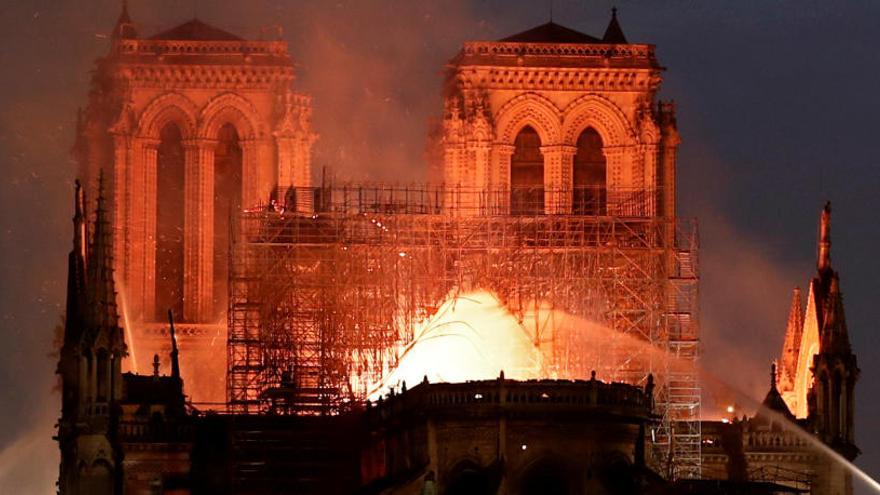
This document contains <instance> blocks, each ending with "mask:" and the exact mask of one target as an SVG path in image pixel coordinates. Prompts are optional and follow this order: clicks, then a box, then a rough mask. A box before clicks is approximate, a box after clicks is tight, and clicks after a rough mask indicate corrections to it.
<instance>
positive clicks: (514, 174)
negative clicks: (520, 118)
mask: <svg viewBox="0 0 880 495" xmlns="http://www.w3.org/2000/svg"><path fill="white" fill-rule="evenodd" d="M513 145H514V151H513V156H511V158H510V213H511V214H513V215H541V214H543V213H544V155H542V154H541V137H540V136H538V133H537V132H536V131H535V130H534V129H532V128H531V127H528V126H526V127H523V129H522V130H521V131H519V134H517V135H516V140H515V141H514V143H513Z"/></svg>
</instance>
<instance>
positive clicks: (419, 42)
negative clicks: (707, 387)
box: [0, 0, 880, 494]
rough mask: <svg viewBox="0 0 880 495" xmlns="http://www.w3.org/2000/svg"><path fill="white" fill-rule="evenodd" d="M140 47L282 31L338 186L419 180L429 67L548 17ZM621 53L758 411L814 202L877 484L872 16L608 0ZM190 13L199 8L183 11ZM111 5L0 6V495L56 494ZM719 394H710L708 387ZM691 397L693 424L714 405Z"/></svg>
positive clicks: (867, 465) (224, 8)
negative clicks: (83, 175) (60, 332)
mask: <svg viewBox="0 0 880 495" xmlns="http://www.w3.org/2000/svg"><path fill="white" fill-rule="evenodd" d="M130 3H131V14H132V17H133V18H134V20H135V22H137V23H138V24H139V26H140V30H141V32H142V33H143V34H147V35H149V34H152V33H155V32H157V31H158V30H159V29H163V28H168V27H172V26H174V25H176V24H178V23H181V22H184V21H186V20H189V19H190V18H192V17H193V15H194V12H195V11H197V14H198V17H199V18H200V19H202V20H204V21H206V22H208V23H211V24H214V25H216V26H218V27H221V28H223V29H226V30H229V31H232V32H234V33H237V34H239V35H241V36H244V37H256V36H258V35H259V32H260V28H261V27H264V26H270V25H273V24H275V25H278V24H280V25H281V27H283V29H284V33H285V38H286V39H287V40H288V41H289V42H290V44H291V53H292V55H293V57H294V60H295V61H296V63H297V66H298V67H297V71H298V80H297V82H296V85H297V87H298V89H300V90H302V91H305V92H307V93H311V94H312V95H313V96H314V110H315V118H314V124H315V127H316V130H317V132H318V133H319V134H320V135H321V139H320V141H319V142H318V143H317V145H316V146H317V149H316V164H317V165H318V166H323V165H326V166H327V167H330V168H332V170H333V171H334V173H335V174H336V175H337V176H338V177H340V178H350V179H363V178H375V179H388V178H395V179H398V180H400V179H401V178H403V179H404V180H414V181H417V180H420V179H423V178H424V171H423V165H422V161H421V160H422V156H423V151H424V137H425V134H426V130H427V122H428V119H429V118H430V117H432V116H436V115H437V114H438V112H439V110H440V109H441V102H440V96H439V95H440V83H441V77H442V73H441V71H442V67H443V63H444V62H445V61H446V60H448V59H449V58H451V57H452V56H453V55H455V53H456V52H457V50H458V47H459V46H460V44H461V43H462V42H463V41H465V40H468V39H498V38H501V37H504V36H506V35H509V34H513V33H516V32H519V31H522V30H525V29H527V28H530V27H533V26H535V25H538V24H541V23H544V22H546V21H547V20H548V15H549V8H548V5H549V1H547V2H537V1H525V0H523V1H516V2H514V1H502V0H474V1H470V2H466V1H463V0H449V1H437V2H414V1H403V0H397V1H389V0H382V1H379V0H375V1H374V0H369V1H362V2H344V1H343V2H333V1H319V0H314V1H301V2H293V1H290V2H285V1H282V0H248V1H245V0H226V1H219V0H215V1H209V0H201V1H198V2H197V1H196V0H192V1H182V0H131V2H130ZM616 3H617V6H618V7H619V9H620V14H619V15H620V21H621V24H622V26H623V29H624V32H625V33H626V35H627V37H628V38H629V40H630V41H632V42H645V43H653V44H655V45H657V47H658V57H659V59H660V62H661V63H662V64H663V65H664V66H665V67H667V68H668V71H667V72H666V74H665V82H664V84H663V89H662V91H661V98H663V99H674V100H675V101H676V103H677V107H678V124H679V131H680V132H681V135H682V139H683V144H682V146H681V148H680V158H679V169H678V170H679V205H680V211H679V213H680V215H682V216H696V217H698V218H699V220H700V230H701V236H702V245H701V252H700V261H701V267H702V276H703V279H702V285H701V296H702V325H703V326H702V332H703V334H702V335H703V342H704V345H703V363H702V364H703V366H704V367H706V368H707V369H708V370H709V371H711V372H712V373H714V374H716V375H719V376H721V377H722V378H724V379H725V381H727V382H728V383H730V384H731V386H732V387H734V388H737V389H740V390H744V391H746V392H748V393H749V394H750V395H752V396H754V397H755V399H758V400H760V399H761V398H762V397H763V395H764V394H765V393H766V390H767V387H768V367H769V363H770V361H771V359H773V358H775V357H776V356H777V355H778V353H779V350H780V348H781V345H782V338H783V333H784V328H785V320H786V316H787V311H788V306H789V299H790V295H791V289H792V288H793V287H795V286H800V287H802V288H804V289H806V286H807V284H808V282H809V278H810V277H811V276H812V274H813V271H814V263H815V237H816V220H817V217H818V213H819V210H820V208H821V206H822V204H823V203H824V201H825V200H826V199H830V200H831V201H832V203H833V208H834V213H833V229H832V235H833V248H832V257H833V265H834V266H835V268H836V269H837V270H838V271H839V272H840V274H841V284H842V290H843V292H844V295H845V298H846V311H847V321H848V324H849V329H850V335H851V339H852V342H853V347H854V349H855V352H856V354H857V355H858V359H859V364H860V367H861V369H862V378H861V381H860V382H859V384H858V386H857V388H856V394H857V409H856V418H857V433H856V439H857V443H858V444H859V445H860V446H861V448H862V450H863V455H862V456H861V457H860V458H859V460H858V461H857V464H859V465H860V466H861V467H862V468H863V469H865V470H866V471H867V472H868V473H869V474H871V475H872V476H875V477H877V476H880V445H878V442H877V439H878V434H880V424H878V422H877V421H876V420H875V418H877V417H880V346H877V345H876V343H877V342H878V340H877V339H876V338H875V337H874V335H873V333H874V332H875V331H877V330H878V329H877V326H876V325H875V324H874V321H876V318H877V316H878V315H880V309H878V304H877V301H878V297H877V296H878V293H877V289H876V287H877V281H878V280H880V263H878V261H877V259H878V256H880V254H878V248H880V228H878V223H877V220H876V218H877V216H878V213H880V195H878V192H880V171H878V167H880V138H878V136H877V134H878V132H880V125H878V120H877V116H878V113H880V90H878V88H880V51H878V50H877V48H876V44H877V40H878V37H880V34H878V31H877V26H878V25H880V2H873V1H860V2H855V1H853V2H848V3H844V2H827V1H790V2H787V1H767V0H765V1H754V2H751V1H738V2H730V1H722V0H718V1H709V0H701V1H699V2H693V1H675V2H660V1H651V2H647V1H645V2H631V1H618V2H616ZM196 4H198V6H197V7H196ZM610 8H611V3H610V2H605V1H601V2H600V1H575V0H556V2H555V8H554V10H555V12H554V20H555V21H556V22H558V23H560V24H563V25H566V26H568V27H572V28H575V29H578V30H581V31H584V32H587V33H590V34H593V35H596V36H601V34H602V32H603V31H604V29H605V26H606V24H607V22H608V18H609V11H610ZM119 10H120V7H119V1H116V0H77V1H73V0H63V1H62V0H29V1H26V0H16V1H6V2H3V3H2V5H0V167H2V168H0V171H2V173H3V176H4V178H3V180H2V181H0V322H2V326H0V339H2V340H0V380H2V381H0V425H2V427H0V493H38V494H48V493H54V481H55V479H56V477H57V462H58V461H57V444H55V443H54V442H52V440H51V436H52V434H53V432H54V430H53V428H52V425H53V424H54V421H55V420H56V419H57V416H58V414H59V409H60V407H59V405H58V401H59V399H58V395H57V393H54V392H53V386H54V384H55V377H54V374H53V372H54V369H55V361H54V358H52V357H50V356H49V354H50V353H51V351H52V338H53V332H54V327H55V326H56V325H57V324H58V322H59V321H60V317H61V312H62V308H63V305H64V286H65V279H66V255H67V252H68V250H69V249H70V242H71V235H72V233H71V223H70V217H71V213H72V184H73V179H74V174H75V166H74V164H73V162H72V159H71V158H70V154H69V150H70V148H71V146H72V144H73V139H74V135H73V131H74V123H75V116H76V110H77V107H79V106H81V105H84V104H85V101H86V92H87V89H88V81H89V77H90V71H91V69H92V66H93V61H94V60H95V58H97V57H98V56H100V55H102V54H104V53H106V51H107V50H108V39H107V36H108V35H109V32H110V30H111V29H112V27H113V25H114V22H115V20H116V17H117V16H118V14H119ZM716 392H717V391H716ZM724 395H725V394H724V393H723V392H721V393H719V394H715V395H708V394H707V396H706V398H705V403H706V404H707V407H712V406H715V405H717V404H716V402H715V401H716V400H724V398H722V397H721V396H724Z"/></svg>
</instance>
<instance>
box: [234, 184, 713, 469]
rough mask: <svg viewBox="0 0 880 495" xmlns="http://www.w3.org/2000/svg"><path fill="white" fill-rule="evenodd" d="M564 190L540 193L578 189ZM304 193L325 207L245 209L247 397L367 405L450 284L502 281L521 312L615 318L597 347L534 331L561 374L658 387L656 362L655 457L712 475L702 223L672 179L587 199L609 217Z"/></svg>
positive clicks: (280, 407)
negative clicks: (660, 206)
mask: <svg viewBox="0 0 880 495" xmlns="http://www.w3.org/2000/svg"><path fill="white" fill-rule="evenodd" d="M545 192H546V191H545ZM552 193H553V194H544V195H540V196H536V197H563V198H564V197H565V196H566V195H571V191H556V192H552ZM298 194H299V193H298ZM303 194H315V196H316V200H315V205H316V211H315V212H314V213H313V214H302V213H295V212H284V211H275V210H274V209H260V210H257V211H250V212H246V213H244V214H243V215H242V216H241V221H240V224H239V229H238V230H237V232H236V233H235V235H234V244H233V253H232V256H231V261H230V262H231V269H230V277H231V280H230V308H229V313H228V314H229V338H228V364H227V367H228V369H227V401H228V405H229V408H230V409H231V410H232V411H236V412H241V413H252V412H264V411H270V410H271V411H273V412H276V413H287V414H335V413H338V412H339V411H341V410H343V409H345V408H347V407H351V406H353V405H356V404H358V403H359V402H361V401H363V400H364V399H365V397H366V393H367V386H368V385H369V384H370V383H375V382H376V381H378V379H379V378H381V376H382V375H383V374H384V373H387V372H388V370H390V369H393V367H394V366H395V365H396V360H397V357H398V353H397V351H398V350H399V349H400V348H401V347H402V346H405V345H406V344H408V343H409V342H411V341H412V339H413V335H414V328H415V326H416V325H417V324H418V323H419V322H421V321H424V320H425V319H426V318H428V317H430V316H431V315H432V314H433V313H434V312H435V311H436V310H437V308H438V307H439V306H440V305H441V304H442V303H443V301H444V300H445V299H446V298H447V297H448V296H449V294H450V293H453V294H454V293H456V291H458V292H467V291H471V290H487V291H491V292H492V293H494V294H495V295H497V297H498V299H499V301H501V302H502V303H503V304H504V305H505V306H506V307H507V308H508V309H509V310H510V311H511V313H513V314H514V315H518V316H519V317H520V318H522V317H523V316H524V315H525V314H526V312H528V311H529V310H530V309H532V310H534V308H536V307H541V308H545V309H547V310H548V311H549V312H550V313H549V315H551V316H548V318H550V317H552V314H555V312H557V311H558V312H562V313H564V314H567V315H571V316H572V317H575V318H580V319H582V321H590V322H596V324H598V325H601V326H602V327H603V328H607V329H609V330H610V332H611V333H610V336H609V337H608V338H607V339H603V340H608V341H609V342H603V345H606V346H608V350H609V352H603V353H602V355H601V356H596V355H591V354H589V353H588V352H586V350H587V349H589V348H590V344H591V343H590V342H586V341H585V339H588V338H591V337H589V336H588V335H586V334H585V333H582V332H578V331H565V332H562V331H559V329H558V328H557V325H555V323H554V322H552V321H547V320H542V319H541V318H537V319H535V322H536V326H535V328H533V329H531V332H532V334H533V336H534V339H535V342H536V343H541V344H542V345H546V346H548V348H549V349H550V350H551V352H550V358H549V360H548V362H547V363H546V365H545V368H546V370H545V372H546V373H547V376H548V377H557V376H558V377H569V378H578V377H579V378H588V377H589V376H590V372H591V371H594V370H595V371H596V372H597V373H598V374H600V376H603V377H605V378H607V379H611V380H616V381H623V382H627V383H631V384H636V385H644V384H645V383H646V381H647V380H648V376H649V375H653V376H654V378H655V380H656V382H657V385H658V389H657V390H658V393H657V413H658V414H659V415H660V416H661V418H662V419H661V421H660V424H659V425H658V426H657V428H656V429H655V431H654V434H653V435H652V437H653V439H654V444H655V449H654V450H655V453H654V456H653V459H654V462H655V463H656V465H657V467H659V468H660V469H658V470H659V471H660V472H668V473H671V475H672V476H675V477H698V476H699V473H700V424H699V420H700V387H699V381H698V376H697V373H696V367H695V361H696V359H697V355H698V346H699V324H698V317H697V303H698V294H697V284H698V278H699V277H698V275H699V274H698V269H697V265H698V263H697V247H698V244H697V236H696V226H695V224H686V223H684V222H681V221H676V220H675V219H668V218H663V217H660V216H657V215H656V214H655V207H654V203H655V201H654V198H655V196H656V195H655V194H653V193H651V192H650V191H644V190H641V191H614V192H613V193H612V192H609V194H608V195H607V204H602V205H595V207H591V208H587V209H585V211H590V212H592V213H593V214H574V213H571V214H558V213H554V214H542V213H540V211H541V206H535V205H532V206H531V207H530V206H529V205H525V207H524V208H523V205H519V206H518V207H520V208H523V209H525V210H529V211H536V212H537V213H532V214H528V215H522V214H518V215H511V214H510V213H509V211H510V206H509V203H510V201H509V200H508V198H511V193H510V191H471V192H468V191H464V192H463V191H462V190H461V189H460V188H456V189H455V190H454V191H449V190H446V189H443V188H442V187H431V186H406V187H403V186H387V185H374V186H364V185H351V186H343V187H326V188H322V189H320V190H319V191H318V192H317V193H316V192H315V191H311V190H309V191H304V192H303ZM591 196H592V197H597V198H599V197H601V198H603V200H605V198H606V196H605V195H598V194H597V195H591ZM544 206H546V205H544ZM548 210H549V211H554V212H556V211H559V209H558V208H554V209H550V208H549V207H548ZM582 213H583V212H582ZM542 304H543V306H542ZM592 338H595V336H593V337H592ZM667 464H671V466H667Z"/></svg>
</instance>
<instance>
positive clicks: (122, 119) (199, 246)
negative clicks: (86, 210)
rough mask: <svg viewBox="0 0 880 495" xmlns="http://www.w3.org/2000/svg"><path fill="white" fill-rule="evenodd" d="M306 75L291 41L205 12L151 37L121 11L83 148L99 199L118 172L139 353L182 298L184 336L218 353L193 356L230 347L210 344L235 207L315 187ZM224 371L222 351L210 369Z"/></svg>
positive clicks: (143, 356) (126, 289)
mask: <svg viewBox="0 0 880 495" xmlns="http://www.w3.org/2000/svg"><path fill="white" fill-rule="evenodd" d="M293 81H294V70H293V62H292V61H291V58H290V55H289V54H288V50H287V43H286V42H285V41H281V40H271V41H249V40H244V39H241V38H238V37H237V36H235V35H232V34H230V33H227V32H225V31H221V30H219V29H216V28H213V27H211V26H208V25H206V24H204V23H201V22H200V21H198V20H193V21H190V22H188V23H186V24H183V25H181V26H178V27H176V28H174V29H171V30H168V31H165V32H162V33H158V34H156V35H154V36H152V37H149V38H145V37H140V36H139V35H138V32H137V30H136V28H135V25H134V23H133V22H132V21H131V19H130V17H129V15H128V12H127V11H124V12H123V14H122V15H121V16H120V19H119V21H118V23H117V26H116V28H115V30H114V33H113V37H112V45H111V50H110V53H109V54H108V55H107V56H105V57H103V58H102V59H100V60H99V61H98V62H97V67H96V71H95V73H94V76H93V80H92V89H91V91H90V94H89V102H88V105H87V106H86V107H85V109H84V110H83V111H82V112H81V114H80V119H79V125H78V136H77V142H76V146H75V149H74V152H75V156H76V159H77V161H78V163H79V176H80V177H81V179H82V180H83V181H84V184H85V189H86V193H87V197H94V194H95V188H96V180H97V176H98V174H99V173H100V172H101V171H103V172H104V173H105V174H106V176H107V177H108V178H109V179H108V191H109V192H108V194H109V199H110V201H109V204H110V214H111V217H110V222H111V225H112V229H113V235H114V246H115V253H114V260H115V269H116V273H117V277H118V283H119V287H120V293H121V303H122V304H123V306H124V307H123V311H124V316H125V317H126V318H127V321H128V322H129V324H130V327H131V328H130V330H131V331H132V333H133V334H135V335H137V337H138V338H137V339H136V340H137V341H138V344H139V345H138V346H136V347H134V349H133V351H132V352H133V353H135V354H136V356H135V361H139V362H141V363H144V362H147V361H148V360H149V359H150V357H151V356H152V355H153V354H154V353H155V352H159V351H160V350H162V349H160V348H159V347H158V346H159V345H161V344H164V343H166V342H167V340H165V339H164V338H162V336H161V335H160V333H161V331H160V329H159V326H158V325H156V324H155V323H157V322H161V321H163V320H164V314H165V312H166V311H167V310H168V309H169V308H170V309H174V310H175V313H176V317H177V319H178V320H181V322H182V323H184V326H183V328H184V330H185V331H184V332H183V333H184V335H183V338H184V339H185V340H184V342H183V345H185V346H186V347H194V348H197V349H202V350H205V351H206V352H208V353H209V354H213V355H209V354H205V355H202V356H199V358H202V359H200V360H198V361H194V362H193V364H196V363H197V362H207V361H212V362H213V361H217V356H219V355H222V352H220V353H218V352H213V353H210V349H208V347H209V343H210V342H212V341H214V340H216V339H217V337H218V336H217V335H216V334H217V333H225V332H220V329H221V328H225V325H222V324H223V323H225V312H226V297H227V295H226V294H227V292H228V291H227V290H226V258H225V256H226V253H227V252H228V246H229V242H230V241H229V232H230V229H231V225H230V224H229V219H230V218H232V217H233V216H234V215H233V214H232V212H234V211H235V210H237V209H239V208H247V207H250V206H252V205H256V204H266V203H268V202H269V201H270V198H272V197H290V194H289V193H288V192H289V191H292V190H295V189H296V188H308V187H310V186H311V148H312V144H313V142H314V141H315V139H316V135H315V134H314V133H313V132H312V130H311V123H310V120H311V102H310V98H309V97H308V96H305V95H303V94H300V93H296V92H294V91H293V89H292V84H293ZM230 149H232V150H233V151H232V152H231V153H230V152H229V150H230ZM221 154H222V158H221ZM222 181H223V182H222ZM221 182H222V183H221ZM223 184H225V186H224V185H223ZM160 197H161V198H162V199H161V201H160V200H159V198H160ZM296 203H297V204H296V205H295V206H294V205H289V208H296V209H298V210H302V211H310V209H311V197H310V196H309V195H304V194H301V195H299V196H298V197H297V199H296ZM157 297H158V298H159V299H158V300H157ZM218 325H222V327H221V326H218ZM221 338H222V336H221ZM218 348H222V342H221V345H220V346H219V347H218ZM163 355H166V353H163ZM185 368H186V367H185ZM223 370H224V363H223V362H222V361H221V362H217V363H216V365H215V366H213V367H212V368H211V369H209V370H208V369H206V370H205V371H206V372H207V374H211V375H215V376H216V375H219V376H222V374H223ZM187 378H189V379H190V380H191V381H190V383H192V384H193V385H194V387H193V389H194V390H195V391H196V393H197V394H198V395H199V397H197V399H199V400H213V401H220V400H223V389H222V384H214V383H205V384H202V383H200V382H199V379H198V378H197V377H195V376H190V377H187Z"/></svg>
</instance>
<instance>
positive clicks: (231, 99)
mask: <svg viewBox="0 0 880 495" xmlns="http://www.w3.org/2000/svg"><path fill="white" fill-rule="evenodd" d="M199 122H200V125H199V131H198V136H199V137H200V138H204V139H217V136H218V134H219V133H220V129H221V128H222V127H223V126H224V125H226V124H230V125H232V126H233V127H235V131H236V132H237V133H238V136H239V138H240V139H242V140H252V139H256V138H257V137H258V136H260V135H261V134H262V130H261V129H260V128H259V124H258V122H261V119H260V114H259V112H258V111H257V109H256V107H254V105H253V104H252V103H251V102H250V101H249V100H248V99H246V98H244V97H242V96H240V95H237V94H235V93H223V94H221V95H219V96H217V97H215V98H213V99H211V101H209V102H208V104H207V105H205V107H204V108H203V109H202V111H201V113H200V114H199Z"/></svg>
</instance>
